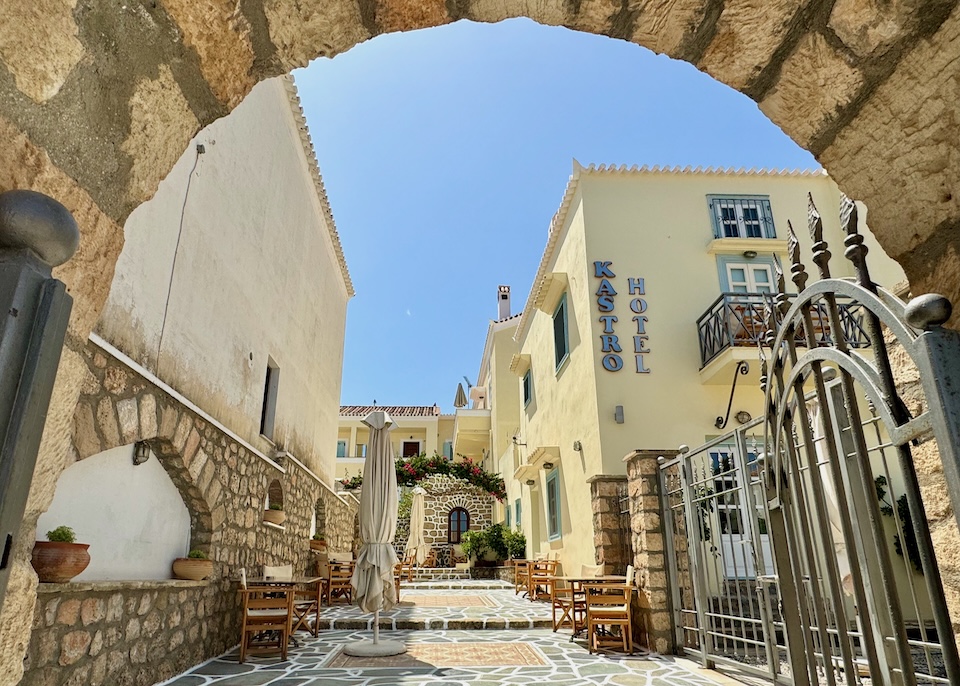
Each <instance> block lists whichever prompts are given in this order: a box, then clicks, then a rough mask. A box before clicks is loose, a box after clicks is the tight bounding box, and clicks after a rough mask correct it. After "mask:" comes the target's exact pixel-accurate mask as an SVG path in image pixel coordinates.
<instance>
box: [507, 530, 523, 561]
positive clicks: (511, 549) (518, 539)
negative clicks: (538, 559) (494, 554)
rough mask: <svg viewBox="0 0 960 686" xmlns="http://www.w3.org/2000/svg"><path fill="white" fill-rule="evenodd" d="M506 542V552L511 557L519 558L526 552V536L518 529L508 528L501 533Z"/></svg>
mask: <svg viewBox="0 0 960 686" xmlns="http://www.w3.org/2000/svg"><path fill="white" fill-rule="evenodd" d="M503 537H504V539H505V540H506V542H507V552H508V553H509V555H510V557H511V558H512V559H515V560H516V559H520V558H522V557H523V556H524V555H525V554H526V552H527V537H526V536H524V535H523V532H522V531H520V529H513V530H510V529H508V530H507V531H506V533H504V535H503Z"/></svg>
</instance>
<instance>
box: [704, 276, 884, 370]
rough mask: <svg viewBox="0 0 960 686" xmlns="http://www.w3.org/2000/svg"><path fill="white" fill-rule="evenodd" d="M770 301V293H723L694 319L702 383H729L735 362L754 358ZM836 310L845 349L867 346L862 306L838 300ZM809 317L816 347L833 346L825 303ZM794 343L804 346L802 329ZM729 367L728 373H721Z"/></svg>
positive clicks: (814, 309) (816, 307) (805, 342)
mask: <svg viewBox="0 0 960 686" xmlns="http://www.w3.org/2000/svg"><path fill="white" fill-rule="evenodd" d="M787 297H788V298H793V297H795V296H793V295H788V296H787ZM772 298H773V296H772V295H771V294H769V293H723V294H722V295H721V296H720V297H719V298H717V299H716V300H715V301H714V302H713V304H712V305H711V306H710V308H709V309H708V310H707V311H706V312H704V313H703V315H701V316H700V318H699V319H698V320H697V336H698V338H699V342H700V374H701V379H702V380H703V382H704V383H729V381H730V378H729V377H730V373H732V369H733V367H734V366H735V365H736V363H737V361H739V360H748V361H750V360H756V359H757V356H756V353H755V352H754V351H755V350H756V348H757V346H758V345H759V344H760V342H761V341H762V340H763V337H764V332H765V326H764V304H765V303H767V304H769V306H770V307H772V306H773V303H772ZM838 307H839V310H840V326H841V330H842V331H841V333H842V334H843V337H844V339H845V340H846V342H847V346H848V347H849V348H867V347H869V345H870V344H869V339H868V338H867V333H866V331H865V330H864V328H863V317H864V310H863V306H862V305H861V304H860V303H855V302H851V301H844V300H843V299H840V298H838ZM811 314H812V315H813V326H814V337H815V340H816V341H817V345H823V346H826V345H833V338H832V333H831V331H830V324H829V316H828V315H827V309H826V304H825V303H817V304H815V305H814V306H813V308H812V312H811ZM796 342H797V345H798V346H806V344H807V339H806V335H805V333H804V331H803V330H802V329H799V330H798V331H797V335H796ZM750 349H753V351H751V350H750ZM752 366H756V365H752ZM728 367H729V368H730V373H724V372H725V371H726V370H727V368H728ZM758 371H759V370H754V369H751V374H750V376H751V377H753V378H755V379H757V380H758V379H759V376H758V374H757V373H756V372H758ZM714 379H716V381H714Z"/></svg>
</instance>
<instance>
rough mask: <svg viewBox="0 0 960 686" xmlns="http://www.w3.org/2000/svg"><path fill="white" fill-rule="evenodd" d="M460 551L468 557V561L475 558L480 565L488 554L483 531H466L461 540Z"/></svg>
mask: <svg viewBox="0 0 960 686" xmlns="http://www.w3.org/2000/svg"><path fill="white" fill-rule="evenodd" d="M460 549H461V550H462V551H463V554H464V555H466V556H467V560H472V559H474V558H475V559H476V562H477V563H479V562H480V560H481V558H482V557H483V554H484V553H485V552H487V536H486V534H485V533H484V532H482V531H464V532H463V536H462V537H461V538H460ZM478 566H479V565H478Z"/></svg>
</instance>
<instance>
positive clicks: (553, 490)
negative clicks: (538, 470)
mask: <svg viewBox="0 0 960 686" xmlns="http://www.w3.org/2000/svg"><path fill="white" fill-rule="evenodd" d="M547 529H548V533H549V535H550V540H551V541H552V540H554V539H555V538H560V470H559V469H554V470H553V471H552V472H550V474H549V476H547Z"/></svg>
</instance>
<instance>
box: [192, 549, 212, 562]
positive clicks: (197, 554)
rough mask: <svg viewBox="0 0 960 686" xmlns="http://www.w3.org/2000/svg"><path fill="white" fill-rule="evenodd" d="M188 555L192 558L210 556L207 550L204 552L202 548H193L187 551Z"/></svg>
mask: <svg viewBox="0 0 960 686" xmlns="http://www.w3.org/2000/svg"><path fill="white" fill-rule="evenodd" d="M187 557H189V558H190V559H191V560H207V559H209V558H208V557H207V554H206V553H205V552H203V551H202V550H200V549H199V548H194V549H193V550H191V551H190V552H189V553H187Z"/></svg>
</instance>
